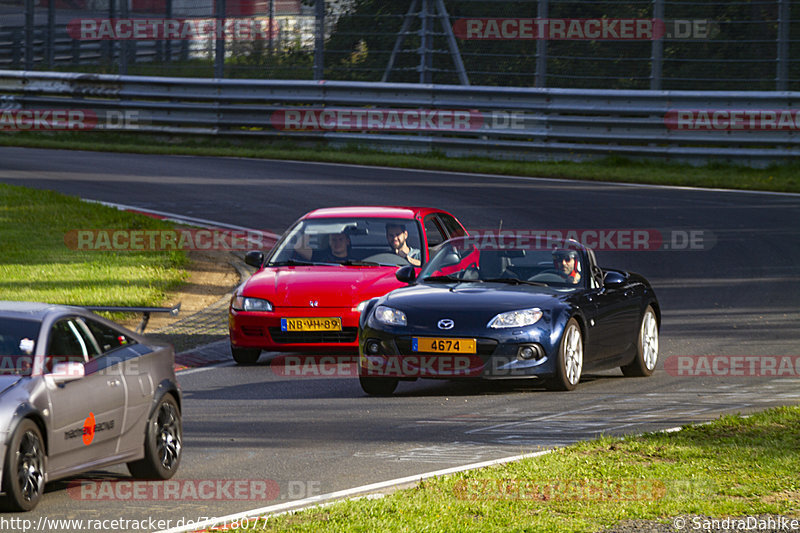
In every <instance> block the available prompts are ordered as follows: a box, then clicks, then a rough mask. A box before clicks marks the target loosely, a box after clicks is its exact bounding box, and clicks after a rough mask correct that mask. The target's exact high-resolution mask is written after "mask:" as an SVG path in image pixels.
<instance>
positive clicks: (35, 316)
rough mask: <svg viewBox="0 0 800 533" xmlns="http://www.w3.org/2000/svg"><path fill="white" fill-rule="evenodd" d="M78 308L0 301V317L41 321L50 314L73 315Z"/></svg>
mask: <svg viewBox="0 0 800 533" xmlns="http://www.w3.org/2000/svg"><path fill="white" fill-rule="evenodd" d="M77 311H80V308H76V307H70V306H67V305H56V304H48V303H41V302H11V301H5V300H0V317H5V318H27V319H29V320H40V321H41V320H43V319H44V317H46V316H47V315H49V314H51V313H59V314H61V313H75V312H77Z"/></svg>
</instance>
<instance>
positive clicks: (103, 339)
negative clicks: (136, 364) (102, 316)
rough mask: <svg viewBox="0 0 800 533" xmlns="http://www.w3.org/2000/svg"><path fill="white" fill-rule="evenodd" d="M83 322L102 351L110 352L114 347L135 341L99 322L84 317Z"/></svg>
mask: <svg viewBox="0 0 800 533" xmlns="http://www.w3.org/2000/svg"><path fill="white" fill-rule="evenodd" d="M84 322H85V323H86V326H88V328H89V331H91V332H92V335H94V338H95V339H96V340H97V345H98V346H99V347H100V351H101V352H102V353H106V352H110V351H111V350H114V349H115V348H119V347H120V346H124V345H126V344H132V343H134V342H135V341H134V340H133V339H131V338H129V337H128V336H127V335H125V334H124V333H122V332H121V331H118V330H116V329H114V328H111V327H108V326H106V325H105V324H101V323H100V322H96V321H94V320H91V319H84Z"/></svg>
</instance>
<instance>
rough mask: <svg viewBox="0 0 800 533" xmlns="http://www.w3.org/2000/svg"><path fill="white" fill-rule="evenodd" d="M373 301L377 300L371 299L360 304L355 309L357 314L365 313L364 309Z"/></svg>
mask: <svg viewBox="0 0 800 533" xmlns="http://www.w3.org/2000/svg"><path fill="white" fill-rule="evenodd" d="M372 300H377V298H370V299H369V300H364V301H363V302H360V303H359V304H358V305H357V306H355V307H354V308H353V309H354V310H355V311H356V312H357V313H361V312H362V311H364V308H365V307H367V304H368V303H370V302H371V301H372Z"/></svg>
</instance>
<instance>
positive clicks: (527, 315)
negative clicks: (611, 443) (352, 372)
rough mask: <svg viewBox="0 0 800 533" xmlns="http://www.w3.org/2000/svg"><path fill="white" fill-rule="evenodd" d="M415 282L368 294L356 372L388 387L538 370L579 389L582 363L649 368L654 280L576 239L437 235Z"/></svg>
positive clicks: (655, 319)
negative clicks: (605, 260) (610, 263)
mask: <svg viewBox="0 0 800 533" xmlns="http://www.w3.org/2000/svg"><path fill="white" fill-rule="evenodd" d="M397 278H398V279H400V280H401V281H404V282H406V283H408V284H409V286H407V287H402V288H399V289H396V290H394V291H392V292H390V293H389V294H387V295H385V296H383V297H381V298H375V299H373V300H370V301H368V302H366V303H365V304H364V306H363V311H362V313H361V318H360V326H359V335H358V337H359V378H360V381H361V387H362V388H363V389H364V391H365V392H366V393H368V394H373V395H389V394H391V393H392V392H394V390H395V389H396V387H397V384H398V381H401V380H414V379H416V378H440V379H453V378H459V377H482V378H488V379H503V378H525V377H536V378H543V379H545V382H546V384H547V385H548V386H549V387H550V388H552V389H555V390H572V389H574V388H575V387H576V386H577V385H578V382H579V381H580V379H581V374H582V372H584V371H585V370H599V369H605V368H613V367H621V368H622V371H623V373H624V374H625V375H626V376H649V375H651V374H652V373H653V371H654V370H655V367H656V362H657V360H658V331H659V325H660V322H661V311H660V307H659V304H658V300H657V298H656V295H655V292H654V291H653V288H652V287H651V286H650V284H649V283H648V282H647V280H646V279H645V278H644V277H642V276H640V275H639V274H635V273H632V272H624V271H621V270H615V269H609V268H600V267H599V266H598V265H597V262H596V259H595V254H594V252H593V251H592V250H590V249H587V248H585V247H584V246H582V245H580V244H579V243H577V242H575V241H553V240H549V239H545V238H543V237H537V236H531V235H527V236H513V235H511V236H509V235H503V234H498V235H493V234H482V235H478V236H468V237H461V238H458V239H453V240H450V241H448V242H446V243H444V244H443V245H441V247H440V249H439V251H438V252H437V253H436V255H435V256H433V257H432V259H431V260H430V261H429V262H428V263H427V264H426V265H425V266H424V268H423V269H422V271H421V272H420V273H419V275H418V276H417V275H415V271H414V268H413V267H402V268H400V269H399V270H398V271H397Z"/></svg>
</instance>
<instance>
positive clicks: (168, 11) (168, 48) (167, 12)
mask: <svg viewBox="0 0 800 533" xmlns="http://www.w3.org/2000/svg"><path fill="white" fill-rule="evenodd" d="M164 17H166V19H167V20H172V0H167V1H166V2H165V3H164ZM164 57H165V58H166V61H167V63H170V62H171V61H172V40H171V39H165V40H164Z"/></svg>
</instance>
